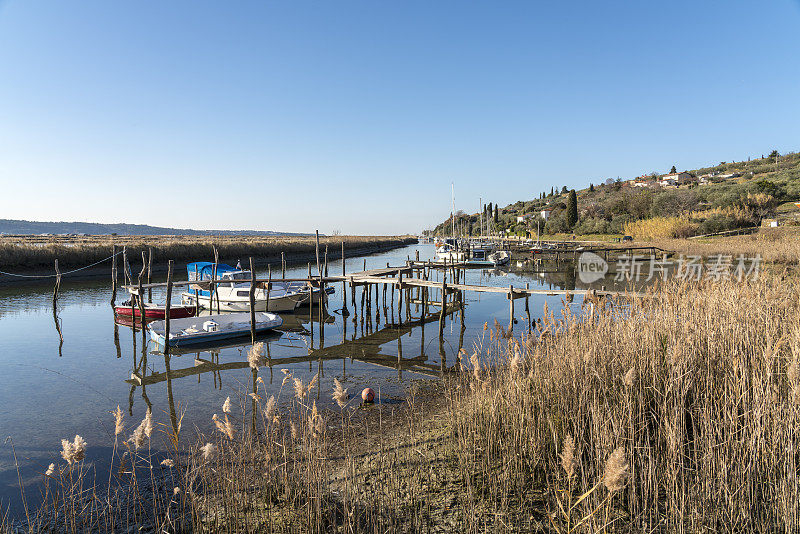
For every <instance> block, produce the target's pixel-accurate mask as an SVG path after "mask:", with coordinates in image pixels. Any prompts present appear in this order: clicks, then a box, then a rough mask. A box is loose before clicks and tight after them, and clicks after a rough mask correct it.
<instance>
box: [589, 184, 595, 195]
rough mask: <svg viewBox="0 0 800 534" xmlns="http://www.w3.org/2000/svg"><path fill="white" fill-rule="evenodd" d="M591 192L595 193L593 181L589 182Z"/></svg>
mask: <svg viewBox="0 0 800 534" xmlns="http://www.w3.org/2000/svg"><path fill="white" fill-rule="evenodd" d="M589 192H590V193H594V184H592V183H590V184H589Z"/></svg>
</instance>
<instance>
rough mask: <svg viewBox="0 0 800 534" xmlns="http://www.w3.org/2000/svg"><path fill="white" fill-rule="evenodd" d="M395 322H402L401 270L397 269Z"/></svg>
mask: <svg viewBox="0 0 800 534" xmlns="http://www.w3.org/2000/svg"><path fill="white" fill-rule="evenodd" d="M397 322H398V323H400V324H403V271H402V270H400V271H397Z"/></svg>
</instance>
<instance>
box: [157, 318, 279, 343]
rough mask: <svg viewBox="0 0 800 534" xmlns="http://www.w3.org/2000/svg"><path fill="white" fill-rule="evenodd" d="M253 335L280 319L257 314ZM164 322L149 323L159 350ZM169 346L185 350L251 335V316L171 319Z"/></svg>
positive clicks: (262, 331) (265, 329)
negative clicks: (193, 346)
mask: <svg viewBox="0 0 800 534" xmlns="http://www.w3.org/2000/svg"><path fill="white" fill-rule="evenodd" d="M255 320H256V321H255V327H256V334H261V333H264V332H267V331H269V330H273V329H275V328H278V327H279V326H281V325H282V324H283V319H281V318H280V316H278V315H275V314H274V313H263V312H256V314H255ZM165 328H166V322H165V321H155V322H152V323H150V325H149V326H148V327H147V330H148V331H149V332H150V339H152V340H153V341H154V342H155V343H157V344H159V345H161V346H162V347H163V346H165V345H166V341H167V340H166V338H165ZM169 328H170V332H169V346H170V347H185V346H187V345H197V344H200V343H210V342H214V341H219V340H222V339H230V338H236V337H242V336H248V335H250V313H249V312H247V313H228V314H216V315H205V316H202V317H187V318H185V319H170V322H169Z"/></svg>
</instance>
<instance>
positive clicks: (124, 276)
mask: <svg viewBox="0 0 800 534" xmlns="http://www.w3.org/2000/svg"><path fill="white" fill-rule="evenodd" d="M129 274H130V266H129V265H128V247H126V246H123V247H122V281H123V282H124V283H125V285H128V284H129V283H130V279H129V278H128V276H129Z"/></svg>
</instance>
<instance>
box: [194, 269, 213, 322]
mask: <svg viewBox="0 0 800 534" xmlns="http://www.w3.org/2000/svg"><path fill="white" fill-rule="evenodd" d="M194 282H195V284H194V316H195V317H199V316H200V289H199V288H200V285H199V284H200V274H199V272H198V270H197V264H195V266H194ZM208 307H209V309H210V308H211V293H209V294H208Z"/></svg>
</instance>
